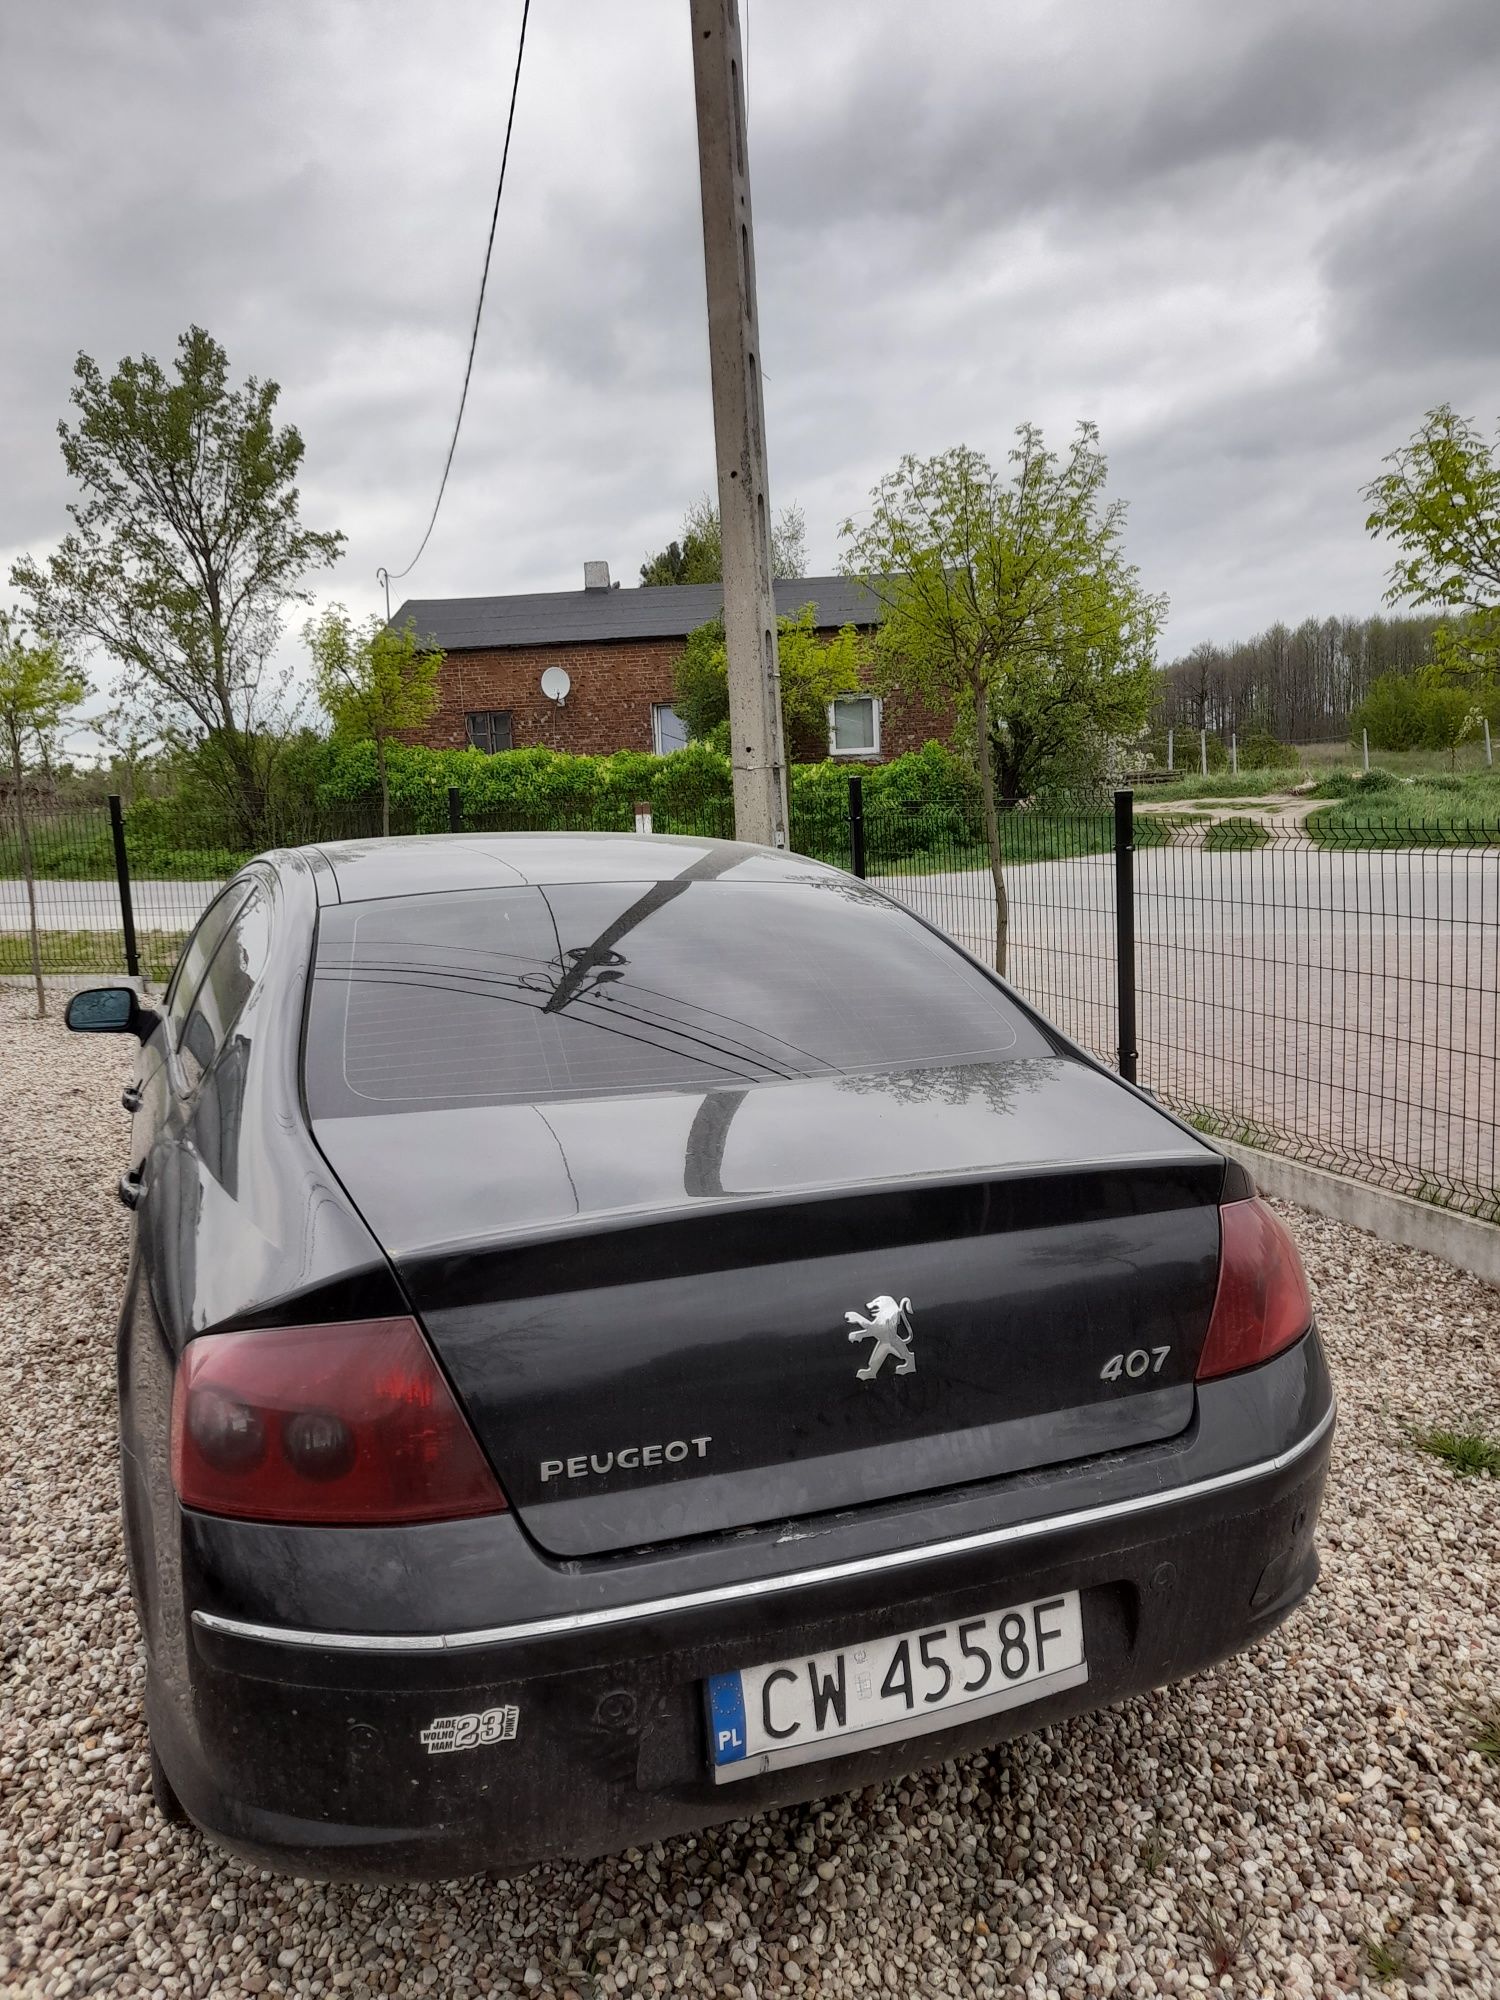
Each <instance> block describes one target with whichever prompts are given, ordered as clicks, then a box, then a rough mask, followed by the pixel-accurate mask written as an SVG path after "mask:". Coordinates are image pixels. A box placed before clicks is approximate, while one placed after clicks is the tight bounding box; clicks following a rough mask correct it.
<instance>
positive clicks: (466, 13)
mask: <svg viewBox="0 0 1500 2000" xmlns="http://www.w3.org/2000/svg"><path fill="white" fill-rule="evenodd" d="M741 4H742V6H743V5H745V4H746V0H741ZM748 8H749V82H750V130H751V145H752V171H753V180H754V191H755V219H756V229H757V261H758V272H759V281H760V308H761V320H762V336H763V348H764V362H765V375H766V401H767V422H768V433H769V443H770V454H771V484H772V493H773V499H774V500H775V501H776V502H777V503H780V502H784V501H787V500H793V499H795V500H797V501H799V502H800V503H801V504H802V506H803V507H804V509H805V510H806V515H807V523H808V530H809V556H810V567H811V568H812V569H813V570H814V571H820V570H827V569H832V568H834V567H836V565H837V561H838V553H839V550H838V539H837V528H838V523H839V521H840V520H841V519H842V518H843V517H844V516H845V515H846V514H848V513H850V512H856V511H858V509H859V508H860V506H861V503H862V501H863V499H864V496H865V495H866V494H867V492H868V489H869V487H870V485H871V482H872V481H873V480H874V479H875V478H876V477H877V476H878V475H879V474H880V473H881V472H882V471H883V470H884V469H886V468H887V467H889V466H890V465H891V464H893V463H894V462H895V460H896V459H897V458H898V457H899V456H900V455H901V454H902V453H903V452H907V451H912V452H917V453H923V454H926V453H930V452H935V451H938V450H941V449H942V448H944V447H946V446H948V445H950V444H953V443H956V442H960V441H963V442H966V443H969V444H971V445H974V446H977V447H979V448H980V449H982V450H984V451H986V452H988V453H990V454H991V455H993V456H996V457H999V456H1000V455H1001V454H1003V453H1004V451H1005V450H1006V447H1007V442H1008V439H1009V436H1010V433H1011V431H1012V430H1013V428H1014V426H1015V425H1016V424H1017V423H1018V422H1020V421H1021V420H1023V419H1034V420H1037V421H1039V422H1041V423H1042V424H1043V425H1045V426H1046V427H1047V429H1048V431H1049V432H1050V433H1051V434H1052V436H1053V437H1054V438H1055V439H1056V440H1057V441H1059V442H1061V441H1063V440H1064V439H1065V438H1066V435H1067V432H1068V430H1069V429H1070V427H1071V425H1072V424H1073V423H1074V422H1075V421H1076V420H1077V419H1078V418H1080V417H1085V416H1087V417H1091V418H1093V419H1094V420H1095V421H1097V423H1098V424H1099V425H1100V427H1101V430H1102V433H1103V440H1104V445H1105V448H1106V450H1107V452H1108V454H1109V456H1110V460H1111V466H1112V473H1113V483H1114V487H1115V490H1116V491H1117V492H1118V493H1119V494H1120V495H1122V496H1123V497H1124V498H1126V499H1127V500H1128V501H1129V503H1130V508H1131V524H1130V535H1129V543H1130V549H1131V553H1132V554H1133V556H1134V557H1135V559H1136V560H1137V562H1138V563H1139V564H1140V566H1141V569H1142V571H1143V572H1144V576H1145V579H1146V581H1147V582H1148V583H1149V584H1150V586H1151V587H1152V588H1154V589H1158V590H1165V591H1166V592H1167V593H1168V594H1169V595H1170V597H1171V600H1172V617H1171V621H1170V625H1169V628H1168V634H1167V649H1168V651H1169V652H1172V653H1175V652H1178V651H1180V650H1185V649H1186V648H1187V647H1189V646H1191V645H1192V644H1193V643H1195V642H1196V641H1197V640H1199V639H1202V638H1221V639H1229V638H1232V637H1235V636H1238V635H1242V634H1245V633H1248V632H1249V631H1251V630H1253V629H1256V628H1258V627H1260V626H1263V625H1265V624H1266V623H1268V622H1269V621H1271V620H1272V619H1274V618H1277V617H1284V618H1287V619H1290V620H1296V619H1298V618H1301V617H1304V616H1306V615H1308V614H1310V613H1319V614H1326V613H1330V612H1333V613H1343V612H1364V611H1369V610H1373V609H1375V608H1376V607H1377V604H1378V600H1379V597H1380V593H1381V587H1382V572H1383V567H1384V564H1383V561H1382V558H1381V555H1380V552H1379V551H1378V549H1376V548H1375V547H1374V546H1373V545H1372V544H1371V543H1370V542H1369V541H1368V540H1367V538H1366V537H1365V535H1364V532H1363V528H1362V525H1361V523H1362V508H1361V505H1360V501H1359V493H1358V489H1359V487H1360V485H1361V483H1362V482H1363V481H1365V480H1366V479H1368V478H1369V477H1370V476H1371V474H1372V473H1373V472H1374V470H1375V468H1376V466H1377V465H1378V463H1379V460H1380V458H1381V456H1382V454H1383V453H1384V452H1386V451H1388V450H1390V449H1391V448H1392V447H1393V446H1394V445H1396V444H1397V443H1399V442H1400V441H1401V440H1402V439H1403V438H1405V437H1406V436H1407V435H1408V434H1409V433H1410V432H1411V430H1412V429H1413V428H1414V426H1415V425H1416V423H1417V422H1418V420H1419V419H1420V417H1421V414H1422V412H1423V411H1424V410H1425V409H1426V408H1427V407H1428V406H1429V405H1430V404H1432V403H1435V402H1437V401H1439V400H1442V399H1447V400H1450V401H1452V402H1453V403H1455V404H1456V405H1457V406H1458V407H1459V408H1460V409H1462V410H1464V411H1466V412H1468V413H1469V414H1471V415H1473V416H1475V417H1477V418H1478V419H1480V420H1481V421H1482V422H1483V423H1484V424H1485V426H1486V428H1488V427H1489V426H1490V425H1492V424H1493V422H1494V420H1495V418H1496V416H1497V415H1500V4H1497V0H1416V4H1413V0H1357V4H1356V0H1250V4H1247V5H1241V6H1239V7H1230V6H1228V5H1226V4H1225V0H989V4H983V5H981V4H978V3H977V0H928V4H926V5H923V6H915V5H912V4H911V0H858V4H855V0H811V4H810V3H809V0H748ZM519 19H520V0H483V4H479V0H420V4H413V0H402V3H401V4H395V0H359V4H357V5H356V4H353V0H244V4H241V5H239V6H235V7H229V6H213V5H208V6H206V5H204V4H203V0H132V4H131V5H129V6H125V7H122V6H120V5H119V4H118V0H66V4H62V5H56V4H53V5H48V4H44V0H17V4H13V5H11V6H9V7H7V8H6V9H5V10H4V20H3V24H0V100H3V102H0V113H3V115H0V158H3V164H0V187H3V188H4V190H5V199H4V200H3V202H0V270H3V272H4V281H3V284H0V381H3V399H0V412H3V424H4V433H3V435H4V451H3V454H0V465H3V477H0V575H3V573H4V571H6V570H8V568H9V564H10V561H11V559H12V558H13V556H14V555H15V554H16V553H18V552H19V551H21V550H23V549H30V550H32V551H34V552H37V553H40V552H42V551H43V550H44V549H46V548H47V547H48V546H49V545H50V544H51V543H52V542H53V541H54V540H55V539H56V538H57V537H58V536H59V535H60V533H61V532H62V530H63V527H64V525H65V521H64V514H63V509H64V506H65V504H66V501H67V498H68V489H67V484H66V480H65V477H64V474H63V469H62V465H61V461H60V458H59V456H58V452H57V444H56V437H55V427H56V423H57V419H58V417H59V416H60V415H61V414H62V413H63V411H64V409H65V407H66V403H67V395H68V389H69V384H70V373H71V367H72V361H73V356H74V354H75V352H76V351H77V350H78V349H79V348H84V349H86V350H87V351H88V352H89V353H91V354H93V355H94V356H96V357H97V358H98V359H99V360H100V361H101V362H103V363H105V364H106V365H108V364H112V363H113V362H114V361H116V360H117V359H118V358H119V357H120V356H121V355H122V354H125V353H127V352H141V351H147V352H151V353H154V354H157V355H159V356H161V357H163V358H165V357H166V356H167V355H168V354H169V353H170V351H171V349H172V346H173V343H174V341H175V338H176V336H177V334H178V333H179V332H180V331H181V330H182V329H183V328H184V327H185V326H187V325H188V324H189V323H190V322H194V321H196V322H199V323H201V324H202V325H204V326H207V327H208V328H209V329H210V330H211V331H212V332H213V333H214V334H215V335H216V336H217V337H218V338H219V339H220V340H221V341H223V342H224V344H225V345H226V346H227V348H228V350H229V354H230V358H231V362H232V364H233V365H234V367H235V369H236V370H237V371H239V372H254V373H256V374H259V375H262V376H267V375H269V376H274V377H275V379H276V380H277V381H279V382H280V383H281V384H282V386H283V409H284V412H285V414H286V416H287V417H289V418H290V419H291V420H293V421H294V422H295V423H296V424H297V425H298V426H299V427H300V429H301V431H302V433H303V435H304V437H305V439H306V444H307V456H306V461H305V476H304V479H303V494H304V512H305V516H306V518H307V520H308V522H309V523H310V524H311V525H314V526H318V527H339V528H342V529H343V530H344V532H345V534H346V535H347V536H348V549H347V553H346V556H345V559H344V561H343V563H342V565H341V566H340V568H339V570H338V571H337V573H336V574H335V575H334V576H333V577H332V578H331V579H329V580H328V581H327V582H326V585H320V589H321V590H322V594H323V595H325V596H327V595H336V596H340V597H342V598H344V599H345V600H346V601H347V602H349V603H350V604H352V605H354V606H355V607H356V608H358V609H361V610H373V609H375V608H377V606H378V603H379V597H378V591H377V586H376V583H375V576H374V572H375V569H376V566H377V565H378V564H380V563H385V564H387V565H388V566H389V567H390V568H391V569H392V570H396V569H399V568H401V567H402V566H403V565H404V564H405V563H406V562H407V561H408V560H409V559H410V557H411V555H412V553H413V551H414V550H415V548H416V546H417V543H418V541H419V540H420V537H421V533H422V529H423V526H424V525H425V522H426V519H427V515H428V512H429V510H430V508H431V504H432V499H433V496H434V493H435V490H436V483H437V479H438V475H439V471H440V469H441V464H442V458H443V454H444V451H445V449H446V444H447V436H448V431H449V427H450V425H451V422H452V416H453V411H454V408H455V404H456V401H457V395H458V387H459V382H460V378H461V374H462V368H463V358H464V349H465V344H466V341H467V337H468V327H469V321H470V316H471V313H472V309H473V301H474V294H475V289H476V286H477V282H478V273H479V266H480V261H481V258H482V254H483V247H484V236H485V230H486V228H487V225H488V218H489V207H490V202H491V199H492V196H493V188H494V178H495V173H496V169H497V166H498V161H499V151H500V142H501V136H502V132H503V127H504V114H505V105H506V97H507V93H508V89H509V81H510V70H511V64H512V61H513V58H514V50H515V37H516V31H517V27H518V24H519ZM696 174H697V166H696V152H695V143H694V133H693V109H692V80H691V56H690V45H689V36H688V26H687V5H686V0H535V4H534V5H533V8H532V15H531V24H530V29H529V34H528V43H527V51H526V63H525V69H524V72H523V76H522V82H521V95H520V108H519V112H518V116H517V125H516V136H515V139H514V142H513V147H512V154H511V171H510V183H509V186H508V188H507V193H506V200H505V205H504V207H503V209H502V213H501V219H500V227H499V234H498V238H497V243H496V252H495V262H494V269H493V273H492V278H491V285H490V295H489V303H488V307H487V310H486V315H485V322H484V327H483V331H482V334H481V337H480V348H479V356H478V362H477V366H476V371H475V379H474V386H473V390H472V392H471V395H470V401H469V410H468V416H467V419H466V423H465V428H464V434H463V438H462V441H461V443H460V446H459V452H458V458H457V461H456V464H455V468H454V474H453V478H452V481H451V483H450V486H449V490H448V496H447V499H446V501H445V503H444V509H443V513H442V516H441V519H440V521H439V524H438V528H437V531H436V533H435V534H434V536H433V539H432V542H431V544H430V545H429V548H428V551H427V553H426V555H425V556H424V557H423V559H422V562H421V564H420V566H419V568H418V569H417V570H416V572H415V573H414V574H413V576H412V577H411V578H410V579H409V580H408V581H407V583H406V584H404V585H400V586H397V591H398V594H406V593H408V592H410V593H413V594H416V595H420V596H422V597H435V596H443V595H447V594H450V593H451V594H469V593H482V592H492V591H507V590H536V589H548V588H568V587H573V586H576V585H577V584H579V583H581V581H582V564H583V562H584V560H585V558H588V557H603V558H605V559H606V560H608V561H609V563H610V564H611V567H612V570H613V573H614V574H615V575H616V576H617V577H623V578H624V580H625V581H626V582H627V583H632V582H634V581H635V578H636V571H637V568H638V566H639V564H640V562H641V559H642V557H643V555H644V554H645V553H647V552H648V551H649V550H650V549H651V548H653V547H655V546H657V545H659V544H660V543H661V542H662V541H664V540H665V539H667V538H668V537H669V535H670V534H671V533H672V531H673V529H674V527H675V524H676V523H677V521H678V520H679V519H680V517H681V514H682V510H683V507H684V505H685V504H686V503H687V502H688V501H689V500H691V499H692V498H693V496H694V495H695V494H697V493H700V492H702V491H704V490H705V489H706V488H707V487H709V486H710V485H711V483H712V480H713V457H712V434H711V420H710V408H709V392H708V361H707V344H706V336H705V331H704V309H703V275H702V238H701V233H700V220H699V211H698V198H697V178H696ZM4 594H5V593H4V592H3V591H0V595H4Z"/></svg>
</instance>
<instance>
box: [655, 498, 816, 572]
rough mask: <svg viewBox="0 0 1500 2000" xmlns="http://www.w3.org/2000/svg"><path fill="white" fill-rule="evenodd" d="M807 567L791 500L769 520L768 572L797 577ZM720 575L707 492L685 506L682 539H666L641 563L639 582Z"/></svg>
mask: <svg viewBox="0 0 1500 2000" xmlns="http://www.w3.org/2000/svg"><path fill="white" fill-rule="evenodd" d="M806 567H807V524H806V522H805V521H804V519H803V516H802V509H801V508H800V507H799V506H798V505H797V504H796V502H795V501H794V502H792V503H791V504H790V505H789V506H786V507H783V508H782V510H781V512H780V513H779V514H778V515H777V516H776V518H775V520H774V521H773V522H772V523H771V574H772V575H773V576H788V577H789V576H801V575H802V574H803V572H804V570H805V569H806ZM723 576H724V543H723V539H722V537H721V535H720V531H719V510H718V508H717V507H716V506H715V505H714V502H713V500H712V499H711V498H710V497H709V495H708V494H707V493H705V494H703V495H701V497H700V498H698V499H697V500H695V501H694V502H693V504H692V505H691V506H690V507H689V508H688V510H687V513H686V514H685V515H684V516H683V521H682V539H681V540H680V541H675V542H668V543H667V546H666V547H665V548H664V549H658V551H657V552H656V554H655V555H654V556H648V557H647V558H646V560H645V561H644V562H643V563H642V564H641V582H642V583H643V584H662V583H719V582H721V581H722V580H723Z"/></svg>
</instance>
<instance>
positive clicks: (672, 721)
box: [651, 701, 688, 757]
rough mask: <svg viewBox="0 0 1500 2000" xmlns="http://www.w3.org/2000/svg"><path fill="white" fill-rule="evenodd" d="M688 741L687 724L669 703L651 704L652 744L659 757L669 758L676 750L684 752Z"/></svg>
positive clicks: (655, 702) (658, 702)
mask: <svg viewBox="0 0 1500 2000" xmlns="http://www.w3.org/2000/svg"><path fill="white" fill-rule="evenodd" d="M687 740H688V733H687V724H686V723H685V722H684V721H683V719H682V717H681V716H680V715H678V714H677V712H676V710H675V709H674V708H673V707H672V704H671V703H670V702H669V701H654V702H652V704H651V743H652V747H653V749H654V750H655V751H656V754H657V756H658V757H668V756H670V755H671V753H672V752H673V751H674V750H682V749H684V748H685V747H686V745H687Z"/></svg>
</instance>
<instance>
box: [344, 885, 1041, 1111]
mask: <svg viewBox="0 0 1500 2000" xmlns="http://www.w3.org/2000/svg"><path fill="white" fill-rule="evenodd" d="M1056 1052H1057V1051H1056V1048H1055V1046H1054V1045H1053V1044H1052V1043H1051V1042H1050V1041H1048V1040H1047V1039H1046V1038H1045V1037H1044V1036H1043V1034H1042V1032H1041V1030H1040V1029H1038V1028H1037V1027H1036V1026H1035V1025H1034V1024H1033V1023H1032V1022H1031V1021H1030V1020H1029V1019H1028V1018H1027V1017H1026V1016H1025V1015H1024V1014H1022V1013H1021V1012H1020V1011H1019V1009H1017V1008H1016V1007H1015V1006H1013V1005H1012V1004H1011V1002H1010V1001H1009V1000H1008V999H1007V998H1006V996H1005V995H1004V994H1003V993H1002V992H1000V991H999V990H998V989H997V988H996V987H995V986H994V985H992V984H991V982H990V981H989V980H988V979H986V978H985V977H984V976H983V975H982V974H981V973H979V972H978V971H977V970H976V969H975V968H974V967H973V966H971V965H969V964H968V963H967V961H966V960H965V959H963V958H962V957H960V955H959V954H958V953H957V952H956V951H954V950H953V949H952V948H951V947H949V946H948V945H946V944H945V943H944V942H943V941H942V940H941V939H940V938H937V937H934V936H933V935H932V934H931V933H930V932H928V931H925V930H924V929H923V928H922V927H921V926H920V925H919V924H918V923H916V922H915V921H914V920H913V919H912V918H910V917H908V916H906V915H904V914H903V913H901V912H900V911H898V910H894V909H892V908H891V907H890V906H889V905H888V904H886V903H884V902H882V901H881V900H880V898H878V897H876V896H874V895H872V894H870V893H869V892H867V891H865V890H862V889H861V888H860V887H859V886H858V885H857V884H856V883H853V882H849V881H843V880H832V881H830V882H829V883H828V884H827V885H824V884H821V883H817V882H815V881H814V882H807V883H799V884H795V885H794V884H787V883H775V884H769V883H766V884H762V883H751V882H734V883H731V882H723V881H700V882H686V883H685V882H683V881H681V880H680V879H679V880H677V881H671V882H664V883H652V884H649V885H642V884H641V883H638V882H637V883H630V882H623V883H622V882H568V883H563V884H559V885H557V886H554V887H548V888H516V889H479V890H465V891H459V892H456V893H453V894H440V895H427V896H406V897H401V898H399V899H395V900H391V901H387V902H371V903H357V904H352V905H345V906H344V907H342V908H338V909H332V910H325V911H324V912H323V913H322V916H321V918H320V921H319V938H318V959H317V966H316V970H315V975H314V981H313V998H312V1008H311V1013H310V1017H309V1023H308V1043H307V1065H306V1067H307V1094H308V1104H309V1109H310V1110H311V1112H312V1114H313V1116H314V1117H324V1118H327V1117H339V1116H349V1115H351V1114H356V1113H359V1112H377V1111H383V1112H389V1111H399V1110H433V1109H437V1108H440V1107H448V1106H457V1105H467V1104H540V1103H546V1102H547V1101H549V1100H555V1099H558V1098H565V1097H603V1096H611V1097H612V1096H618V1095H620V1094H621V1093H624V1092H640V1091H661V1090H695V1089H703V1088H705V1087H709V1088H712V1087H714V1086H717V1085H721V1084H725V1085H728V1084H738V1083H746V1082H753V1083H761V1082H771V1081H775V1080H777V1079H783V1078H791V1077H810V1076H830V1075H833V1076H838V1075H848V1074H851V1073H853V1072H857V1071H863V1070H892V1069H914V1068H926V1067H931V1066H935V1065H948V1064H954V1063H986V1062H996V1061H1002V1060H1007V1059H1010V1058H1013V1057H1016V1056H1037V1055H1051V1054H1055V1053H1056Z"/></svg>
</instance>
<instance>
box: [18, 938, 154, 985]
mask: <svg viewBox="0 0 1500 2000" xmlns="http://www.w3.org/2000/svg"><path fill="white" fill-rule="evenodd" d="M185 936H186V932H184V931H140V932H138V933H137V936H136V944H137V946H138V947H139V950H140V956H141V971H142V972H143V973H144V974H145V976H146V977H147V979H149V980H151V981H152V982H153V983H154V984H158V985H159V984H161V983H163V982H164V981H165V980H166V979H167V978H169V977H170V975H171V971H172V967H173V966H174V965H175V964H176V963H177V954H178V952H180V951H181V949H182V941H183V938H184V937H185ZM42 971H43V973H45V974H48V975H50V976H59V975H61V976H64V977H67V976H71V975H73V974H79V975H83V976H87V977H92V976H98V977H104V978H108V977H109V976H111V975H114V976H115V977H117V978H120V979H123V978H124V977H125V944H124V940H123V939H122V938H121V936H120V933H119V932H118V931H43V932H42ZM30 974H31V941H30V939H29V938H28V937H27V936H26V935H25V933H24V932H21V933H19V934H17V933H14V932H10V931H5V932H0V978H5V977H16V976H24V977H29V976H30Z"/></svg>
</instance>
